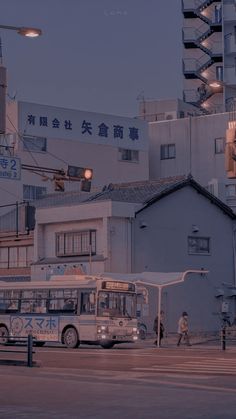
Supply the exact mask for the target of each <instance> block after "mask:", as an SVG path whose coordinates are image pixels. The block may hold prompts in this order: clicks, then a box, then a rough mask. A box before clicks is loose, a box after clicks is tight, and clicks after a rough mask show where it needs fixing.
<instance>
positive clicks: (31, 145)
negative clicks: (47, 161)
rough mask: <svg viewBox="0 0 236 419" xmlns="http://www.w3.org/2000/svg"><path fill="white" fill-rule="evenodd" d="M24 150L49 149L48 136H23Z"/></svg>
mask: <svg viewBox="0 0 236 419" xmlns="http://www.w3.org/2000/svg"><path fill="white" fill-rule="evenodd" d="M23 150H26V151H34V152H45V151H47V138H44V137H30V136H23Z"/></svg>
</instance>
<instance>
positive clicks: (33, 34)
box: [0, 25, 42, 134]
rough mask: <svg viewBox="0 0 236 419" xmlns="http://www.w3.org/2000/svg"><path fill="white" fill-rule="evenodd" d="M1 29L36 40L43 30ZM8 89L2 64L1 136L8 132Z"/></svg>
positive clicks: (0, 76)
mask: <svg viewBox="0 0 236 419" xmlns="http://www.w3.org/2000/svg"><path fill="white" fill-rule="evenodd" d="M0 29H7V30H11V31H16V32H17V33H18V34H19V35H22V36H27V37H28V38H35V37H37V36H40V35H42V31H41V29H37V28H29V27H25V26H9V25H0ZM0 47H1V46H0ZM6 88H7V76H6V68H5V67H4V66H3V65H2V64H1V63H0V134H5V132H6Z"/></svg>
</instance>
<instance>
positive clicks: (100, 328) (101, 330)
mask: <svg viewBox="0 0 236 419" xmlns="http://www.w3.org/2000/svg"><path fill="white" fill-rule="evenodd" d="M97 332H98V334H100V333H103V334H104V333H108V326H103V325H102V326H98V327H97Z"/></svg>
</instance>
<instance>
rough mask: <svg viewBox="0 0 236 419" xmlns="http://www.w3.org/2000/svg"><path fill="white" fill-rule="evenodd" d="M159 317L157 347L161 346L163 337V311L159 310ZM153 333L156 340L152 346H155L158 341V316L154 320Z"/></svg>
mask: <svg viewBox="0 0 236 419" xmlns="http://www.w3.org/2000/svg"><path fill="white" fill-rule="evenodd" d="M160 314H161V316H160V337H159V346H161V341H162V339H163V337H164V330H165V328H164V325H163V322H162V320H163V316H164V311H163V310H161V313H160ZM153 331H154V332H155V333H156V340H155V342H154V345H156V346H157V341H158V316H156V318H155V320H154V324H153Z"/></svg>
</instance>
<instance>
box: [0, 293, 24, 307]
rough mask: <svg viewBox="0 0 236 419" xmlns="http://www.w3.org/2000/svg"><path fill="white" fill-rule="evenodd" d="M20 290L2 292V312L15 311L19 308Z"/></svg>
mask: <svg viewBox="0 0 236 419" xmlns="http://www.w3.org/2000/svg"><path fill="white" fill-rule="evenodd" d="M19 298H20V291H13V290H9V291H1V292H0V313H14V312H16V311H18V309H19Z"/></svg>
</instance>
